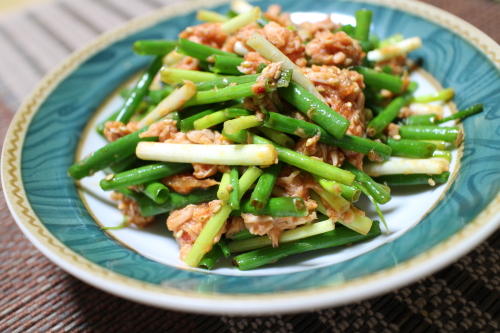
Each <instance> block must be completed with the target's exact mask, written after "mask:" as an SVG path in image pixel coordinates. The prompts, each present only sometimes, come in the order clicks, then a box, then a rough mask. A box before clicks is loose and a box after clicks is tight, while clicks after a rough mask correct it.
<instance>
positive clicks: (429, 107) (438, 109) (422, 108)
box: [409, 103, 444, 119]
mask: <svg viewBox="0 0 500 333" xmlns="http://www.w3.org/2000/svg"><path fill="white" fill-rule="evenodd" d="M409 110H410V112H409V115H410V116H416V115H423V114H435V115H436V117H437V118H438V119H440V118H443V116H444V109H443V106H441V105H437V104H424V103H412V104H410V105H409Z"/></svg>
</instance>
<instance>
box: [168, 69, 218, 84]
mask: <svg viewBox="0 0 500 333" xmlns="http://www.w3.org/2000/svg"><path fill="white" fill-rule="evenodd" d="M160 76H161V80H162V81H163V82H165V83H168V84H177V83H182V82H184V81H185V80H188V81H192V82H204V81H212V80H216V79H218V78H219V75H217V74H214V73H210V72H202V71H194V70H189V69H180V68H172V67H163V68H162V69H161V71H160Z"/></svg>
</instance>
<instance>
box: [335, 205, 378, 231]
mask: <svg viewBox="0 0 500 333" xmlns="http://www.w3.org/2000/svg"><path fill="white" fill-rule="evenodd" d="M346 215H348V216H349V214H346ZM351 216H352V218H351V219H350V220H349V221H347V220H346V221H339V223H340V224H342V225H344V226H346V227H348V228H349V229H351V230H354V231H356V232H358V233H360V234H362V235H366V234H368V233H369V232H370V229H371V228H372V224H373V221H372V220H371V219H370V218H369V217H368V216H366V215H365V213H364V212H363V211H361V210H359V209H352V215H351Z"/></svg>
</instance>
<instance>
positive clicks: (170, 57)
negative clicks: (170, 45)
mask: <svg viewBox="0 0 500 333" xmlns="http://www.w3.org/2000/svg"><path fill="white" fill-rule="evenodd" d="M184 57H185V55H184V54H182V53H179V52H177V51H175V50H173V51H172V52H169V53H167V54H166V55H165V56H164V57H163V65H165V66H167V67H171V66H175V65H177V64H178V63H179V62H181V60H182V59H184Z"/></svg>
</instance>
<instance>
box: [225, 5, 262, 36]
mask: <svg viewBox="0 0 500 333" xmlns="http://www.w3.org/2000/svg"><path fill="white" fill-rule="evenodd" d="M261 14H262V13H261V11H260V8H259V7H253V8H252V9H250V10H249V11H248V12H245V13H242V14H239V15H238V16H236V17H233V18H232V19H230V20H229V21H227V22H224V23H222V26H221V30H222V31H223V32H225V33H226V34H232V33H233V32H236V31H238V30H239V29H241V28H243V27H244V26H247V25H249V24H250V23H253V22H255V21H257V20H258V19H259V17H260V15H261Z"/></svg>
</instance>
